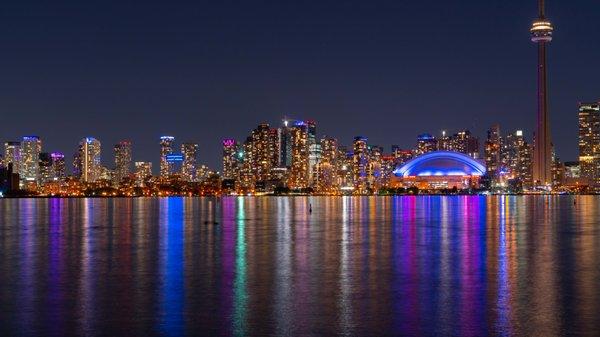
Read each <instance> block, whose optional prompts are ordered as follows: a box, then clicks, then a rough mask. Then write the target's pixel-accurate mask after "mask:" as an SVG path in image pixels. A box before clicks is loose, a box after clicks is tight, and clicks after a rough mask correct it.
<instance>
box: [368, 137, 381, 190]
mask: <svg viewBox="0 0 600 337" xmlns="http://www.w3.org/2000/svg"><path fill="white" fill-rule="evenodd" d="M368 149H369V152H368V156H369V164H368V165H367V176H368V182H369V187H371V189H372V190H373V192H377V190H379V188H381V186H383V181H382V169H383V168H382V156H383V148H382V147H381V146H376V145H372V146H369V147H368Z"/></svg>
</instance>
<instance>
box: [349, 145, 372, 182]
mask: <svg viewBox="0 0 600 337" xmlns="http://www.w3.org/2000/svg"><path fill="white" fill-rule="evenodd" d="M352 149H353V152H352V175H353V179H352V180H353V181H354V192H355V193H358V194H364V193H366V192H367V188H368V172H367V170H368V166H369V149H368V147H367V138H366V137H362V136H358V137H354V142H353V146H352Z"/></svg>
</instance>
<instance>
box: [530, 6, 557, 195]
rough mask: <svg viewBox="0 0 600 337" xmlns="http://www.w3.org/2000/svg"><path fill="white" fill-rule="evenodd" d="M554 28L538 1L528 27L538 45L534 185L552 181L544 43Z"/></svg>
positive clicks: (550, 36) (532, 38)
mask: <svg viewBox="0 0 600 337" xmlns="http://www.w3.org/2000/svg"><path fill="white" fill-rule="evenodd" d="M553 30H554V28H553V27H552V24H551V23H550V21H549V20H548V19H546V16H545V10H544V0H539V2H538V17H537V19H536V20H535V21H534V22H533V25H532V27H531V29H530V32H531V41H533V42H535V43H537V45H538V68H537V84H538V91H537V119H536V126H535V140H534V152H533V181H534V183H535V184H536V185H549V184H551V183H552V172H551V168H552V150H551V140H550V121H549V116H548V95H547V94H548V93H547V88H546V86H547V82H548V81H547V78H546V74H547V70H546V44H547V43H549V42H550V41H552V32H553Z"/></svg>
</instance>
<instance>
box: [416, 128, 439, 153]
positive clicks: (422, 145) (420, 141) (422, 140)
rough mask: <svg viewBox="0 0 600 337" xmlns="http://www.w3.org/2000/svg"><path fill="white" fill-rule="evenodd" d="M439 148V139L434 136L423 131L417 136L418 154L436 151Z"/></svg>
mask: <svg viewBox="0 0 600 337" xmlns="http://www.w3.org/2000/svg"><path fill="white" fill-rule="evenodd" d="M437 148H438V144H437V139H435V137H434V136H432V135H430V134H428V133H423V134H420V135H419V136H418V137H417V151H416V153H417V155H421V154H424V153H427V152H432V151H436V150H437Z"/></svg>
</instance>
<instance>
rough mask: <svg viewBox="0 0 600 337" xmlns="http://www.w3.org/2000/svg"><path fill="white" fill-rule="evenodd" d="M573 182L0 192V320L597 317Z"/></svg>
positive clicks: (484, 327) (315, 323)
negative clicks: (381, 189)
mask: <svg viewBox="0 0 600 337" xmlns="http://www.w3.org/2000/svg"><path fill="white" fill-rule="evenodd" d="M577 198H578V202H577V205H574V203H573V199H572V197H569V196H566V197H548V198H546V197H511V196H503V197H465V196H458V197H421V196H419V197H414V196H413V197H395V198H391V197H366V198H355V197H342V198H321V197H311V198H304V197H297V198H248V197H233V198H223V199H214V198H201V199H198V198H169V199H167V198H165V199H153V198H139V199H47V200H46V199H31V200H27V199H13V200H1V201H0V257H1V258H0V298H1V299H2V301H1V302H0V335H2V336H11V335H24V336H28V335H30V336H34V335H49V336H64V335H95V334H107V335H126V334H130V335H144V336H163V335H169V336H179V335H197V334H206V335H225V336H242V335H251V336H264V335H303V336H304V335H306V336H311V335H344V336H353V335H398V334H411V335H504V336H511V335H535V334H543V335H563V334H568V333H572V334H577V335H585V334H593V332H595V331H600V318H599V317H598V315H597V314H596V313H597V312H598V309H599V308H600V295H598V294H600V284H599V282H598V279H599V278H600V271H599V270H600V259H598V256H600V227H599V226H600V224H598V216H599V214H600V212H599V207H600V203H598V201H599V200H600V198H597V197H591V196H590V197H586V196H579V197H577ZM309 204H312V209H313V211H312V213H311V212H309V211H308V209H309Z"/></svg>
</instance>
